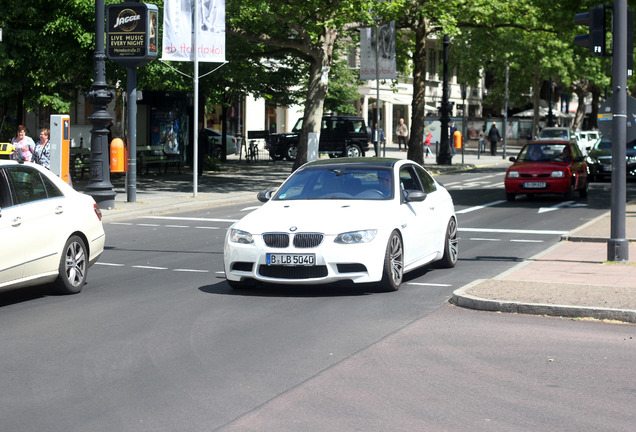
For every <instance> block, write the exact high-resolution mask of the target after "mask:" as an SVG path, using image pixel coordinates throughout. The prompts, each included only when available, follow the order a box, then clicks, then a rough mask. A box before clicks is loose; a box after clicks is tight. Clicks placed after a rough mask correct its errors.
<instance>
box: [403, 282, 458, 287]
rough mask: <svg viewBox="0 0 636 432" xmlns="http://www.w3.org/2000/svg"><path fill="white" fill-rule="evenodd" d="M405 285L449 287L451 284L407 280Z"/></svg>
mask: <svg viewBox="0 0 636 432" xmlns="http://www.w3.org/2000/svg"><path fill="white" fill-rule="evenodd" d="M406 284H407V285H419V286H433V287H449V286H453V285H451V284H436V283H425V282H407V283H406Z"/></svg>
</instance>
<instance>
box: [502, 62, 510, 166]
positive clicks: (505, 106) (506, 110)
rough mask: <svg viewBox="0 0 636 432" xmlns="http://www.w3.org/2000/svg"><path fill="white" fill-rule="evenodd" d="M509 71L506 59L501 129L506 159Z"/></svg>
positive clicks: (504, 157)
mask: <svg viewBox="0 0 636 432" xmlns="http://www.w3.org/2000/svg"><path fill="white" fill-rule="evenodd" d="M509 73H510V65H508V60H506V96H505V99H504V124H503V127H502V128H501V129H502V132H503V156H502V158H503V159H506V148H507V145H506V144H507V138H506V136H507V135H508V131H507V130H506V128H507V127H508V77H509Z"/></svg>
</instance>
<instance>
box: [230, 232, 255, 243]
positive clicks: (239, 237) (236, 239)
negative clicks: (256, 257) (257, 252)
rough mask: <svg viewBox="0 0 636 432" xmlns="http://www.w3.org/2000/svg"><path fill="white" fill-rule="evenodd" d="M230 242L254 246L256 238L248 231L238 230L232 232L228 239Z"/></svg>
mask: <svg viewBox="0 0 636 432" xmlns="http://www.w3.org/2000/svg"><path fill="white" fill-rule="evenodd" d="M228 239H229V240H230V242H232V243H241V244H252V243H254V238H253V237H252V234H250V233H248V232H247V231H241V230H237V229H231V230H230V236H229V237H228Z"/></svg>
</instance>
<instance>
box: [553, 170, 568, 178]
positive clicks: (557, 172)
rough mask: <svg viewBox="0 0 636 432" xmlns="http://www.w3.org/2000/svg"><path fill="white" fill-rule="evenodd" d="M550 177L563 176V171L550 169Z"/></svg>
mask: <svg viewBox="0 0 636 432" xmlns="http://www.w3.org/2000/svg"><path fill="white" fill-rule="evenodd" d="M552 177H558V178H561V177H565V172H563V171H552Z"/></svg>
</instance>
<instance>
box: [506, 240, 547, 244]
mask: <svg viewBox="0 0 636 432" xmlns="http://www.w3.org/2000/svg"><path fill="white" fill-rule="evenodd" d="M510 241H511V242H517V243H543V240H530V239H510Z"/></svg>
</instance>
